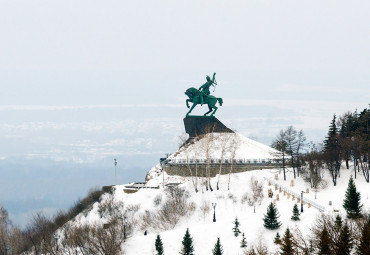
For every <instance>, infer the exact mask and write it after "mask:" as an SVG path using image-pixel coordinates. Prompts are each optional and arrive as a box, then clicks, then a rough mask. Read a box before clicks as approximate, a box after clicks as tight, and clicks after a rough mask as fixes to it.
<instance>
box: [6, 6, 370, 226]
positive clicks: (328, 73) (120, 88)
mask: <svg viewBox="0 0 370 255" xmlns="http://www.w3.org/2000/svg"><path fill="white" fill-rule="evenodd" d="M369 13H370V2H369V1H355V2H354V1H352V2H349V1H338V0H336V1H245V0H244V1H215V0H212V1H199V0H197V1H191V0H190V1H173V0H172V1H140V0H136V1H93V0H89V1H67V0H63V1H37V0H34V1H2V0H0V37H1V38H0V56H1V57H0V161H1V162H0V163H1V164H0V171H2V178H1V179H0V184H1V185H0V203H4V204H5V205H8V206H9V207H11V210H10V211H12V213H13V214H14V215H15V214H18V216H14V217H18V218H17V220H19V222H24V215H28V214H29V213H30V211H32V210H36V209H40V208H46V207H48V208H50V211H53V210H55V208H58V207H63V208H66V207H67V205H70V204H71V203H72V201H74V200H75V199H76V198H77V196H82V195H83V194H84V193H85V192H86V190H87V189H88V188H89V187H91V186H95V185H106V184H110V183H111V180H112V179H111V176H108V175H106V172H108V170H109V169H110V170H111V165H112V164H111V163H112V162H111V159H112V158H113V157H117V158H118V159H119V163H120V164H119V166H120V167H121V168H120V171H121V172H120V173H121V178H122V179H120V181H122V182H125V181H127V180H131V181H132V180H142V179H143V178H144V175H145V172H146V171H147V169H148V168H149V167H150V166H152V165H154V164H155V163H157V160H158V158H159V157H160V156H161V155H163V154H164V153H166V152H171V151H174V150H176V148H177V146H178V135H180V133H181V132H183V126H182V118H183V117H184V115H185V113H186V108H185V102H184V101H185V95H184V93H183V92H184V91H185V90H186V89H187V88H188V87H193V86H194V87H199V86H200V85H201V84H203V83H204V82H205V75H211V74H212V73H213V72H217V75H216V78H217V81H218V83H219V86H218V87H217V88H216V91H215V92H214V94H215V95H216V96H219V97H222V98H223V99H224V102H225V103H224V106H222V107H220V109H219V111H218V113H217V116H218V118H219V119H220V120H221V121H223V122H224V123H225V124H227V125H228V126H229V127H231V128H234V129H236V130H238V131H239V132H241V133H242V134H244V135H246V136H249V137H253V138H255V139H257V140H258V141H260V142H263V143H266V144H270V142H271V140H272V138H273V137H274V136H275V135H276V133H277V132H278V131H279V130H280V129H282V128H285V127H287V126H288V125H294V126H295V127H297V128H299V129H303V130H304V131H305V133H306V134H307V136H308V139H309V140H314V141H319V140H320V139H322V138H323V137H324V136H325V134H326V132H327V127H328V125H329V122H330V119H331V118H332V115H333V114H334V113H336V114H341V113H343V112H345V111H347V110H350V111H353V110H355V109H356V108H357V109H359V110H362V109H363V108H365V107H367V106H368V103H369V101H370V100H369V99H370V89H369V88H370V86H369V85H370V73H369V70H370V46H369V45H370V31H369V30H370V17H369ZM205 110H206V109H204V108H203V109H202V108H199V109H196V110H195V113H198V114H200V113H202V112H204V111H205ZM20 162H22V164H21V163H20ZM24 162H30V163H29V164H28V163H27V164H25V163H24ZM39 164H43V165H42V167H40V166H39ZM25 165H26V166H25ZM19 169H21V171H20V172H21V173H20V174H19V175H17V176H14V172H15V171H18V170H19ZM52 169H54V170H52ZM55 169H57V170H55ZM63 169H66V170H65V171H66V172H68V176H69V177H68V178H69V179H68V178H67V177H66V178H64V176H63V174H60V173H63ZM67 169H69V170H67ZM70 169H74V170H70ZM90 170H91V172H90V174H89V178H85V177H86V173H87V172H89V171H90ZM30 172H32V173H35V175H34V177H33V178H30V175H29V173H30ZM91 173H94V174H91ZM31 176H32V175H31ZM91 176H92V177H91ZM94 176H96V177H95V178H94ZM41 180H44V181H45V183H49V184H51V186H47V185H43V184H42V183H43V182H42V181H41ZM73 180H74V181H73ZM82 183H83V184H82ZM15 184H16V185H19V186H20V187H21V188H20V189H19V192H18V193H19V196H18V197H17V195H10V192H9V191H8V190H10V189H11V187H13V186H14V185H15ZM66 185H70V188H71V190H72V191H73V192H72V191H71V192H69V195H68V196H67V195H65V194H64V196H63V192H62V191H63V190H65V188H66ZM13 193H14V192H13ZM13 193H12V194H13ZM52 197H53V199H54V200H52ZM62 197H63V199H64V200H63V204H58V203H57V201H60V200H61V198H62ZM32 199H36V200H37V201H39V202H40V203H39V206H38V207H30V206H28V207H27V205H23V204H22V203H24V201H30V200H32ZM33 204H37V203H33ZM17 206H18V207H17ZM22 206H23V207H22ZM14 208H15V209H14ZM17 208H18V209H17ZM19 208H21V209H19ZM19 215H21V216H19ZM21 217H23V218H22V219H21ZM22 220H23V221H22Z"/></svg>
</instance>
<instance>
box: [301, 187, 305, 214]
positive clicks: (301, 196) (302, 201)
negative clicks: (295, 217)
mask: <svg viewBox="0 0 370 255" xmlns="http://www.w3.org/2000/svg"><path fill="white" fill-rule="evenodd" d="M303 193H305V192H304V191H301V213H302V212H303Z"/></svg>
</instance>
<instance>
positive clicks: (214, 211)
mask: <svg viewBox="0 0 370 255" xmlns="http://www.w3.org/2000/svg"><path fill="white" fill-rule="evenodd" d="M212 206H213V222H216V203H212Z"/></svg>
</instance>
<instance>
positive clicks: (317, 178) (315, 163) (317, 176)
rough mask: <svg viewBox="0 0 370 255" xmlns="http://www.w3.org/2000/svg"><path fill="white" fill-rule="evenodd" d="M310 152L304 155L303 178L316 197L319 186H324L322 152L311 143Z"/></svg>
mask: <svg viewBox="0 0 370 255" xmlns="http://www.w3.org/2000/svg"><path fill="white" fill-rule="evenodd" d="M310 148H311V150H310V152H308V153H306V154H305V156H304V158H303V159H304V169H305V171H304V176H303V178H304V180H305V181H307V182H309V183H310V185H311V188H312V189H314V191H315V199H316V198H317V192H318V191H319V190H320V188H324V187H326V181H325V180H324V178H323V177H324V170H323V165H324V161H323V153H322V152H321V151H320V150H318V149H317V146H316V145H315V144H313V143H311V145H310Z"/></svg>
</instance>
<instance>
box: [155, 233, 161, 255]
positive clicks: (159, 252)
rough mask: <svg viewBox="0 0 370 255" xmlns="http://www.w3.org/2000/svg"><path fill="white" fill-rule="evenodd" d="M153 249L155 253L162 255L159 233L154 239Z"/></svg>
mask: <svg viewBox="0 0 370 255" xmlns="http://www.w3.org/2000/svg"><path fill="white" fill-rule="evenodd" d="M155 250H156V251H157V254H156V255H163V243H162V240H161V237H160V236H159V235H157V239H155Z"/></svg>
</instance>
